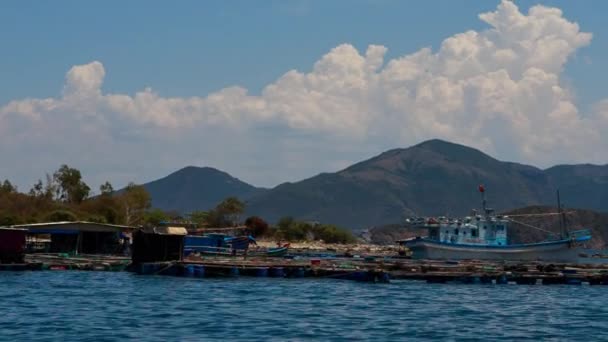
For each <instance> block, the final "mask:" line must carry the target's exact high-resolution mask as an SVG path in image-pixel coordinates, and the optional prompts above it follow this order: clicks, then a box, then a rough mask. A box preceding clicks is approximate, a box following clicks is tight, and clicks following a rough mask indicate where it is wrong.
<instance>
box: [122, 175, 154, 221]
mask: <svg viewBox="0 0 608 342" xmlns="http://www.w3.org/2000/svg"><path fill="white" fill-rule="evenodd" d="M120 200H121V202H122V206H123V208H124V212H125V223H126V224H127V225H129V226H133V225H141V224H143V223H144V214H145V212H146V210H147V209H149V208H150V205H151V204H152V200H151V197H150V194H149V193H148V191H147V190H146V189H145V188H144V187H143V186H142V185H137V184H135V183H129V185H127V187H126V188H125V191H124V192H123V193H122V194H121V197H120Z"/></svg>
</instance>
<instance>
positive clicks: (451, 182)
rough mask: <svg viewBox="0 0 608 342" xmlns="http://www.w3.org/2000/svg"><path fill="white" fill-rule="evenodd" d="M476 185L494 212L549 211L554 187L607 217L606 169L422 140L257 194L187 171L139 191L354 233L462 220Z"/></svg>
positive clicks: (171, 204) (217, 176)
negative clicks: (240, 205) (230, 204)
mask: <svg viewBox="0 0 608 342" xmlns="http://www.w3.org/2000/svg"><path fill="white" fill-rule="evenodd" d="M479 184H484V185H485V187H486V196H487V200H488V204H489V205H490V206H492V207H494V208H495V209H496V210H497V211H507V210H510V209H514V208H521V207H526V206H531V205H554V204H555V193H556V190H557V189H560V192H561V198H562V202H563V203H565V205H566V206H569V207H578V208H586V209H593V210H598V211H608V165H603V166H599V165H588V164H584V165H559V166H554V167H551V168H549V169H546V170H542V169H539V168H536V167H533V166H529V165H523V164H518V163H511V162H503V161H500V160H497V159H495V158H492V157H491V156H489V155H487V154H485V153H483V152H481V151H479V150H476V149H473V148H470V147H466V146H463V145H459V144H453V143H450V142H446V141H442V140H429V141H426V142H423V143H421V144H418V145H415V146H412V147H409V148H404V149H394V150H390V151H387V152H384V153H382V154H380V155H378V156H376V157H373V158H371V159H369V160H366V161H362V162H360V163H357V164H354V165H352V166H350V167H348V168H346V169H344V170H342V171H339V172H335V173H322V174H319V175H317V176H315V177H312V178H308V179H305V180H302V181H299V182H295V183H284V184H281V185H279V186H277V187H275V188H273V189H270V190H267V189H260V188H256V187H254V186H252V185H249V184H247V183H244V182H242V181H240V180H238V179H236V178H233V177H232V176H230V175H228V174H227V173H225V172H222V171H219V170H216V169H212V168H197V167H187V168H184V169H182V170H179V171H177V172H175V173H173V174H171V175H169V176H167V177H165V178H163V179H159V180H157V181H154V182H151V183H147V184H145V185H144V186H145V187H146V189H148V191H150V193H151V194H152V198H153V205H154V206H155V207H158V208H161V209H166V210H169V209H175V210H178V211H181V212H188V211H191V210H195V209H209V208H212V207H213V206H215V205H216V204H217V203H218V202H219V201H221V200H222V199H224V198H226V197H228V196H237V197H239V198H241V199H243V200H246V201H247V212H246V214H248V215H251V214H255V215H259V216H262V217H264V218H265V219H266V220H268V221H270V222H276V221H277V220H278V219H279V218H280V217H283V216H293V217H295V218H297V219H303V220H314V221H321V222H324V223H333V224H338V225H341V226H345V227H349V228H353V229H360V228H365V227H372V226H381V225H384V224H391V223H398V222H401V220H402V219H403V217H404V216H405V215H448V216H450V215H451V216H456V215H464V214H468V213H469V212H470V210H471V209H473V208H479V207H480V204H481V199H480V194H479V192H478V191H477V187H478V185H479Z"/></svg>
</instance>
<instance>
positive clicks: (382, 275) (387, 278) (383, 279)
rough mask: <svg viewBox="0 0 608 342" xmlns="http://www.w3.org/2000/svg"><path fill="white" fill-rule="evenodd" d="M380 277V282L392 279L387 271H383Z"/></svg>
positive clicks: (387, 281) (388, 281)
mask: <svg viewBox="0 0 608 342" xmlns="http://www.w3.org/2000/svg"><path fill="white" fill-rule="evenodd" d="M378 278H379V279H378V282H380V283H390V281H391V277H390V275H389V274H388V273H386V272H382V273H381V274H380V276H379V277H378Z"/></svg>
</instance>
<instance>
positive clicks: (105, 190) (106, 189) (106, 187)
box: [99, 181, 114, 196]
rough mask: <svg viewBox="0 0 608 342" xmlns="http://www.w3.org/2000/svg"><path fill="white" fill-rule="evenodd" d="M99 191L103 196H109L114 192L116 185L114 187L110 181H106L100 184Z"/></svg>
mask: <svg viewBox="0 0 608 342" xmlns="http://www.w3.org/2000/svg"><path fill="white" fill-rule="evenodd" d="M99 192H100V193H101V195H102V196H109V195H112V194H113V193H114V187H112V184H110V182H108V181H106V182H105V183H103V184H101V185H100V186H99Z"/></svg>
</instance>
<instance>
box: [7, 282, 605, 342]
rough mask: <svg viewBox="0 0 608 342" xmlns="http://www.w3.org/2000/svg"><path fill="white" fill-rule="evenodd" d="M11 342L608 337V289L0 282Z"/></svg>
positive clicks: (403, 284)
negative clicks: (16, 341)
mask: <svg viewBox="0 0 608 342" xmlns="http://www.w3.org/2000/svg"><path fill="white" fill-rule="evenodd" d="M0 286H1V287H2V290H1V291H0V303H1V305H2V314H1V315H0V340H2V341H15V340H26V341H56V340H63V341H91V340H95V341H118V340H120V341H122V340H138V341H201V340H222V339H224V340H234V341H258V340H264V341H285V340H289V341H302V340H321V341H344V340H348V341H362V340H382V341H401V340H436V339H441V340H467V341H488V340H493V341H494V340H495V341H501V340H556V341H561V340H567V341H588V340H602V339H603V340H608V296H606V291H608V288H606V287H585V286H508V285H507V286H504V285H503V286H500V285H458V284H452V285H442V284H426V283H421V282H411V281H401V282H393V283H392V284H389V285H384V284H362V283H353V282H348V281H332V280H289V279H285V280H282V279H281V280H279V279H265V278H238V279H184V278H172V277H143V276H136V275H133V274H129V273H103V272H24V273H10V272H2V273H0Z"/></svg>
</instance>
